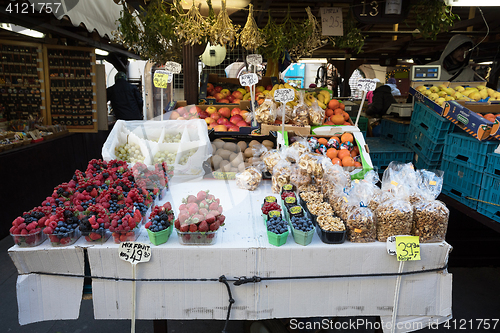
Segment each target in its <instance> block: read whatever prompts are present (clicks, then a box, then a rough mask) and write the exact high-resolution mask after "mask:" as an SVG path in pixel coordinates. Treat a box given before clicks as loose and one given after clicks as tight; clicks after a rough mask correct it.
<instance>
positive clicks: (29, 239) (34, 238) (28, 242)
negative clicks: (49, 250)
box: [10, 229, 47, 247]
mask: <svg viewBox="0 0 500 333" xmlns="http://www.w3.org/2000/svg"><path fill="white" fill-rule="evenodd" d="M10 235H11V236H12V237H13V238H14V243H15V244H16V245H17V246H19V247H33V246H38V245H40V244H42V243H43V242H44V241H45V240H46V239H47V235H46V234H44V233H43V232H42V229H38V231H37V232H34V233H32V234H27V235H14V234H10Z"/></svg>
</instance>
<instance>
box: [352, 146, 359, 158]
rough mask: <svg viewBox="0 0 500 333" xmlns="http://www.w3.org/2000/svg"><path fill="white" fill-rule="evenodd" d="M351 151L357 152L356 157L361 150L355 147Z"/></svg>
mask: <svg viewBox="0 0 500 333" xmlns="http://www.w3.org/2000/svg"><path fill="white" fill-rule="evenodd" d="M351 151H355V152H356V155H359V148H358V146H354V147H352V150H351ZM351 156H352V154H351Z"/></svg>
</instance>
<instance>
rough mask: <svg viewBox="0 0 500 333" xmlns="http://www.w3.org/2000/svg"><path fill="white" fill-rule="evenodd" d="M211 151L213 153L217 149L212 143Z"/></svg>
mask: <svg viewBox="0 0 500 333" xmlns="http://www.w3.org/2000/svg"><path fill="white" fill-rule="evenodd" d="M212 151H213V152H214V153H215V152H216V151H217V146H216V145H215V144H213V143H212Z"/></svg>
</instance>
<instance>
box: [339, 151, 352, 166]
mask: <svg viewBox="0 0 500 333" xmlns="http://www.w3.org/2000/svg"><path fill="white" fill-rule="evenodd" d="M346 156H349V157H351V152H350V151H349V150H348V149H340V150H339V151H338V153H337V157H338V158H340V159H341V160H342V164H343V163H344V162H343V160H344V157H346Z"/></svg>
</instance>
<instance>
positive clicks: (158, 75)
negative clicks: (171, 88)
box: [153, 70, 173, 88]
mask: <svg viewBox="0 0 500 333" xmlns="http://www.w3.org/2000/svg"><path fill="white" fill-rule="evenodd" d="M172 76H173V75H172V73H171V72H167V71H161V70H159V71H156V72H155V74H154V76H153V85H154V86H155V87H156V88H167V87H168V84H169V83H171V82H172Z"/></svg>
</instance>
